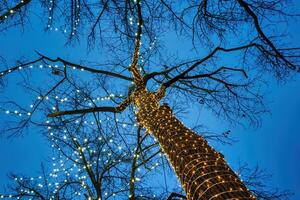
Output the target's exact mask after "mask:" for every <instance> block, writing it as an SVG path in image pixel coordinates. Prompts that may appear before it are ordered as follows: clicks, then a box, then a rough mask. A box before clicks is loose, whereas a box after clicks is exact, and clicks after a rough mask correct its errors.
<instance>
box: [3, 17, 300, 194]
mask: <svg viewBox="0 0 300 200" xmlns="http://www.w3.org/2000/svg"><path fill="white" fill-rule="evenodd" d="M43 27H44V26H42V25H41V24H40V22H36V21H33V22H31V24H30V25H29V27H27V28H25V30H24V32H22V31H20V29H10V30H9V31H6V32H5V33H1V34H0V55H1V56H3V57H4V58H7V63H8V64H11V63H13V61H14V60H15V59H18V58H21V57H27V58H28V57H29V58H30V57H31V58H33V57H34V55H35V54H34V51H35V50H37V51H41V52H43V53H45V54H47V55H49V56H53V57H56V56H61V57H65V58H68V59H70V60H72V59H73V60H75V61H76V60H80V59H86V58H87V57H88V58H90V59H91V60H95V59H101V56H100V58H99V56H98V55H99V52H91V53H88V52H87V50H86V44H80V45H75V46H65V39H64V37H62V35H61V33H59V32H55V31H52V32H48V33H45V32H44V31H43ZM287 31H288V33H289V35H290V38H291V41H292V42H291V44H293V46H300V22H295V21H292V22H291V23H290V24H289V27H288V28H287ZM173 39H174V38H172V37H169V40H170V41H169V42H170V43H173V45H175V48H176V42H175V41H174V40H173ZM183 45H184V44H183ZM175 51H176V52H177V53H178V54H181V52H180V49H179V48H178V49H177V50H175ZM184 53H187V52H184ZM78 58H79V59H78ZM3 68H5V67H2V66H0V70H2V69H3ZM8 84H9V87H11V91H9V92H10V93H11V94H12V95H15V96H16V97H18V98H21V97H19V96H20V94H19V93H18V91H13V88H14V83H13V82H12V79H10V82H9V83H8ZM266 90H267V92H266V98H267V100H268V101H269V103H268V107H269V109H270V111H271V114H266V115H264V116H263V120H262V125H261V126H260V127H259V128H251V127H246V128H243V127H240V126H232V125H230V124H228V123H226V122H224V121H222V120H221V119H217V118H216V117H214V116H213V115H212V114H211V113H210V112H209V111H206V110H205V109H201V108H200V109H199V107H195V109H194V108H193V109H192V108H191V109H190V110H189V111H190V112H188V113H187V114H186V115H185V116H184V122H185V123H186V124H187V125H189V126H192V125H195V124H194V123H195V122H196V121H197V119H198V118H199V122H200V123H201V124H205V125H206V126H207V127H208V128H210V129H211V130H213V131H216V132H224V131H225V130H228V129H230V130H231V132H232V136H233V137H234V138H235V139H237V140H238V142H237V143H235V144H234V145H233V146H226V145H225V146H224V145H220V144H215V147H216V149H217V150H219V151H222V152H223V154H224V155H225V158H226V159H227V160H228V162H229V163H230V164H231V166H232V167H233V168H236V167H237V166H238V164H239V163H244V162H247V163H248V164H249V165H250V166H252V167H254V166H255V165H258V166H260V167H261V168H262V169H265V170H267V172H269V173H270V174H272V175H273V176H272V178H271V179H270V181H269V182H268V183H269V184H270V185H271V186H273V187H278V188H281V189H288V190H291V191H292V192H294V193H295V195H294V196H293V197H292V198H291V199H292V200H299V199H300V170H299V169H300V155H299V154H300V115H299V114H300V76H299V75H297V76H295V77H293V80H291V81H288V82H287V83H284V84H282V83H278V82H276V80H274V79H270V80H269V84H268V87H267V89H266ZM22 101H28V103H30V102H29V100H26V99H22ZM5 117H6V116H5V114H3V113H0V120H1V121H2V120H5ZM49 153H50V150H49V148H48V147H47V143H46V142H45V141H44V139H43V138H42V137H41V136H40V135H39V134H38V133H36V132H35V131H34V130H30V133H28V134H25V135H24V136H22V137H19V138H13V139H6V138H0V161H1V162H0V185H5V184H7V183H8V179H7V174H8V173H9V172H16V173H22V174H27V175H31V174H32V175H34V174H37V173H38V172H39V168H40V163H41V162H42V161H44V160H45V159H47V158H48V156H49Z"/></svg>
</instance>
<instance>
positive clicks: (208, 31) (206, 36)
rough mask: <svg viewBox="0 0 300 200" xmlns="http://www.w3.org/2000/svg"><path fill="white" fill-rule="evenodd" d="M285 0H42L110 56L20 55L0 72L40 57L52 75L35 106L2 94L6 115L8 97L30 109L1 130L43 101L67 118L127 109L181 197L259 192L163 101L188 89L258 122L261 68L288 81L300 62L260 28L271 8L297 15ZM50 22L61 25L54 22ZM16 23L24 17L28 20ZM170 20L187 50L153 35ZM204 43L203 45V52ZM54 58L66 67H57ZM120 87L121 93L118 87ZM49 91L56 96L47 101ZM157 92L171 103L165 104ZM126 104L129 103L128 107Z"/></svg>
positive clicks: (5, 20)
mask: <svg viewBox="0 0 300 200" xmlns="http://www.w3.org/2000/svg"><path fill="white" fill-rule="evenodd" d="M285 3H286V2H285V1H271V0H270V1H249V2H248V1H247V2H246V1H244V0H236V1H207V0H204V1H201V2H193V1H184V2H179V3H177V2H172V1H164V0H161V1H158V2H157V1H139V0H135V1H100V2H93V1H90V2H88V1H70V2H57V1H54V0H50V1H49V2H48V1H41V5H42V6H44V8H46V9H45V12H47V13H48V20H47V25H46V27H47V29H48V30H53V29H54V30H62V32H64V33H65V35H66V36H67V38H68V40H67V42H68V44H72V43H73V42H74V41H75V40H76V39H78V40H79V41H80V40H81V38H84V37H87V38H88V44H89V46H90V48H92V46H93V45H92V44H94V45H95V44H98V43H99V42H100V45H101V47H102V48H103V49H105V50H106V53H109V54H110V55H111V57H109V56H107V57H108V58H107V61H106V62H105V64H102V66H101V67H98V66H97V67H88V66H87V64H88V62H87V61H86V62H85V63H84V64H82V63H80V64H77V63H76V62H71V61H69V60H67V59H63V58H61V57H57V58H51V57H50V56H47V55H44V54H41V53H39V52H38V53H37V55H38V57H37V58H36V59H33V60H29V61H24V60H22V61H20V62H19V63H18V64H17V65H16V66H14V67H9V68H7V69H6V70H3V71H2V72H0V74H1V77H2V78H5V77H6V76H8V75H10V74H11V73H14V72H16V71H22V70H23V69H24V70H27V69H30V68H33V64H38V65H39V66H40V68H43V67H45V65H46V67H48V68H51V74H50V75H49V78H52V79H53V81H54V84H53V87H50V89H49V87H48V88H47V89H46V88H42V89H41V90H37V89H35V90H33V91H35V92H37V93H38V95H39V96H38V100H37V101H36V102H35V103H34V104H33V105H32V110H31V111H28V110H27V109H25V108H23V107H21V106H20V105H19V104H18V103H15V101H11V100H8V101H5V102H3V103H4V105H5V108H3V109H4V111H5V112H6V113H7V114H10V113H11V109H8V107H9V106H11V107H14V108H15V107H18V108H19V109H18V110H16V111H15V112H13V113H14V114H17V115H19V116H20V117H22V116H24V114H25V116H26V118H25V119H22V120H21V121H18V122H17V124H18V125H17V126H16V125H13V126H12V127H11V128H7V127H9V126H6V132H10V133H11V134H16V133H20V132H21V131H23V130H24V128H25V127H26V126H29V125H30V123H31V122H33V123H34V124H38V123H36V122H34V121H33V119H34V116H35V118H37V119H39V120H40V119H41V117H42V116H41V112H38V111H42V110H43V111H46V112H47V115H48V117H50V118H55V119H54V121H55V120H59V119H63V121H64V122H65V123H68V121H70V120H72V119H73V118H74V115H75V116H77V117H78V116H80V117H84V116H85V115H87V114H88V113H92V114H93V115H96V113H99V112H101V113H113V114H117V113H122V114H126V115H129V116H131V117H130V118H133V119H134V117H136V120H137V123H138V125H139V126H141V128H144V129H145V130H146V131H147V132H148V133H149V134H151V135H152V136H153V137H154V138H155V139H156V140H157V141H158V143H159V145H160V147H161V149H162V150H163V152H164V154H165V155H166V157H167V158H168V160H169V162H170V164H171V165H172V167H173V168H174V170H175V173H176V175H177V176H178V179H179V180H180V181H181V184H182V187H183V189H184V190H185V192H186V195H187V199H202V198H203V199H224V198H245V199H255V198H256V197H255V196H254V195H253V194H252V193H251V192H250V191H249V190H248V189H247V187H246V186H245V184H244V183H243V182H242V181H241V180H240V178H239V177H238V176H237V175H236V174H235V173H234V172H233V171H232V170H231V169H230V167H229V166H228V164H227V163H226V161H225V159H224V158H223V156H222V154H220V153H218V152H216V151H215V150H214V149H213V148H212V147H211V146H210V145H209V144H208V143H207V141H206V140H205V139H204V138H203V137H202V136H200V135H199V134H197V133H195V132H194V131H193V130H191V129H189V128H187V127H185V126H184V125H183V124H182V123H181V122H180V120H178V119H177V118H176V117H175V115H174V114H173V111H172V110H173V109H172V108H171V107H172V106H169V105H172V104H173V105H174V101H176V100H177V99H185V98H186V99H189V100H190V101H191V102H192V103H196V102H198V103H200V104H204V105H205V106H206V107H207V108H209V109H211V110H212V111H213V112H214V113H215V114H216V115H218V116H220V117H225V119H227V120H228V121H231V122H241V121H247V120H248V122H249V123H250V124H258V123H259V121H260V118H259V116H260V115H261V114H262V113H264V112H266V108H265V106H264V102H263V97H262V94H261V93H260V88H259V86H260V84H261V83H262V82H263V81H265V80H266V77H265V76H264V75H261V74H262V72H263V73H270V74H273V75H274V76H275V77H276V78H277V79H278V80H287V78H288V77H290V75H291V74H293V73H295V72H297V71H300V70H299V56H298V52H299V48H297V47H285V46H283V47H281V46H282V45H281V44H280V40H279V39H278V38H280V37H279V36H277V35H275V36H274V35H271V34H270V33H269V31H268V32H266V31H265V30H264V26H266V25H268V23H267V22H265V21H264V19H268V17H270V16H273V15H276V18H275V19H274V20H279V19H280V18H284V19H288V18H289V17H291V16H296V15H295V14H290V13H288V12H286V11H285V10H284V6H285ZM6 4H7V3H6V2H5V3H3V5H6ZM30 6H31V1H21V3H19V4H17V5H13V6H12V7H9V8H10V9H8V11H7V12H4V14H3V15H2V16H1V17H0V20H1V23H2V24H1V26H3V28H2V29H3V30H4V29H6V28H8V27H9V26H10V24H9V22H11V21H10V20H12V21H14V20H17V21H18V20H19V19H23V17H22V15H21V17H20V18H17V19H15V18H14V17H15V14H16V13H23V11H24V9H25V8H28V7H30ZM33 6H34V5H32V7H33ZM14 9H15V10H14ZM32 9H33V8H32ZM64 19H65V21H64ZM55 22H57V24H58V25H56V26H55V27H53V26H54V23H55ZM15 24H18V23H15ZM21 24H23V25H26V22H23V21H22V23H21ZM57 27H60V28H57ZM67 27H70V28H69V29H67ZM168 29H172V30H174V31H176V32H177V34H182V35H184V36H185V38H188V41H190V43H191V46H190V47H191V48H193V51H192V52H191V53H190V55H189V57H188V58H172V57H167V53H166V49H165V48H163V45H162V44H161V45H159V42H157V41H158V40H159V38H160V37H161V38H163V39H167V37H163V35H162V34H163V33H166V32H167V33H168ZM86 30H88V31H86ZM85 33H88V34H85ZM169 33H170V32H169ZM80 34H83V36H81V35H80ZM233 36H234V38H233ZM178 38H179V39H182V37H178ZM99 40H100V41H99ZM156 42H157V43H158V44H156ZM145 43H146V44H147V43H149V44H150V46H149V48H146V49H143V48H142V47H143V46H142V44H145ZM153 49H154V50H153ZM202 49H205V50H206V51H207V54H206V55H202V56H199V54H200V53H199V51H200V50H201V52H202V51H203V50H202ZM232 58H234V59H236V60H238V61H237V62H236V63H235V64H233V65H234V66H228V65H229V64H228V62H226V59H232ZM220 59H222V60H220ZM60 64H62V65H63V67H59V65H60ZM231 65H232V63H231ZM155 66H159V67H155ZM237 66H240V67H237ZM256 66H257V67H256ZM70 69H75V70H76V69H77V71H78V70H80V71H88V72H91V74H96V75H95V76H96V77H97V78H98V79H97V82H96V83H94V82H95V79H94V77H93V75H91V77H86V76H81V78H82V79H83V80H87V79H88V78H91V79H90V80H93V84H92V85H90V84H91V82H90V84H89V85H90V86H91V90H88V89H87V86H86V85H84V84H85V83H81V82H80V80H79V78H80V77H77V78H72V76H73V75H75V74H74V73H73V72H70ZM24 70H23V71H24ZM29 77H33V76H32V75H29ZM115 80H118V81H115ZM128 82H129V84H128ZM130 82H133V84H130ZM23 84H24V85H25V84H26V85H25V86H26V88H28V89H29V88H32V87H31V86H30V87H29V86H28V85H27V82H24V83H23ZM115 85H119V87H116V86H115ZM154 87H155V88H156V89H153V88H154ZM99 88H101V89H102V92H103V93H107V95H108V96H109V97H108V100H111V102H110V103H108V104H107V105H98V103H96V101H95V99H93V98H90V97H91V96H95V89H99ZM121 90H123V92H122V96H115V94H118V93H120V92H119V91H121ZM125 90H126V91H128V92H127V94H125V92H124V91H125ZM45 91H46V92H45ZM78 91H79V92H78ZM82 91H83V92H82ZM111 91H118V92H111ZM65 93H70V94H71V96H72V98H71V99H66V100H65V99H60V98H59V97H60V96H63V95H64V94H65ZM78 93H79V94H78ZM80 93H83V94H82V95H81V94H80ZM166 93H167V94H168V95H167V97H166V98H165V96H166ZM58 94H60V95H58ZM50 95H53V96H55V97H56V96H57V98H54V100H52V99H51V100H50V101H48V102H47V103H45V101H46V100H48V99H47V98H49V96H50ZM163 98H165V99H166V102H168V104H169V105H167V104H161V101H162V99H163ZM65 101H66V103H64V104H62V105H61V104H60V102H62V103H63V102H65ZM69 101H70V102H69ZM49 104H50V105H51V107H49ZM43 106H44V107H43ZM131 106H132V107H133V109H131V110H128V109H127V108H128V107H131ZM42 108H43V109H42ZM49 108H52V111H51V110H50V109H49ZM126 109H127V110H126ZM42 113H44V112H42ZM75 118H76V117H75ZM116 128H117V127H116ZM133 198H134V197H133Z"/></svg>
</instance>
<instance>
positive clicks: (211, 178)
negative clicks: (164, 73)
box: [135, 91, 256, 200]
mask: <svg viewBox="0 0 300 200" xmlns="http://www.w3.org/2000/svg"><path fill="white" fill-rule="evenodd" d="M135 105H136V107H137V109H138V112H137V117H138V121H139V124H140V125H141V126H142V127H143V128H145V129H146V130H147V131H148V132H149V133H151V134H152V135H153V136H154V137H155V138H156V139H157V140H158V142H159V144H160V147H161V148H162V150H163V152H164V153H165V154H166V156H167V158H168V160H169V162H170V164H171V165H172V167H173V169H174V171H175V173H176V175H177V177H178V179H179V180H180V181H181V184H182V187H183V188H184V190H185V192H186V195H187V199H189V200H197V199H201V200H202V199H203V200H212V199H214V200H218V199H220V200H223V199H256V198H255V197H254V196H253V195H252V194H251V193H250V191H248V189H247V188H246V186H245V185H244V184H243V183H242V181H241V180H240V179H239V177H238V176H237V175H236V174H235V173H234V172H233V171H232V170H231V169H230V167H229V166H228V164H227V163H226V161H225V160H224V158H223V156H222V154H220V153H218V152H216V151H215V150H214V149H213V148H212V147H211V146H209V145H208V143H207V141H206V140H205V139H204V138H203V137H201V136H199V135H197V134H196V133H194V132H193V131H192V130H190V129H188V128H187V127H185V126H184V125H183V123H181V122H180V121H179V120H178V119H177V118H176V117H175V116H174V115H173V114H172V111H171V109H170V108H169V107H168V106H166V105H164V106H160V105H159V103H158V100H157V99H156V97H155V94H153V93H148V92H146V91H142V92H139V93H137V95H136V96H135Z"/></svg>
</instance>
